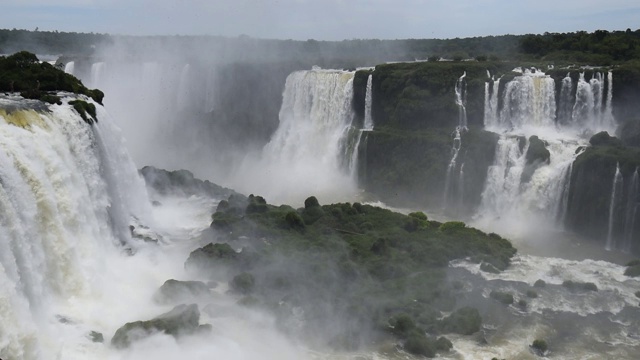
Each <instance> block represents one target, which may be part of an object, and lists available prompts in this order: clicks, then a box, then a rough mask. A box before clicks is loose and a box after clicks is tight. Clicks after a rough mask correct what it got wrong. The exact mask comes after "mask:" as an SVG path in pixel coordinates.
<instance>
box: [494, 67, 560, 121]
mask: <svg viewBox="0 0 640 360" xmlns="http://www.w3.org/2000/svg"><path fill="white" fill-rule="evenodd" d="M555 119H556V101H555V83H554V81H553V79H552V78H551V77H549V76H548V75H545V74H544V73H543V72H541V71H538V70H535V71H531V70H529V69H526V70H525V71H524V72H523V75H522V76H516V77H515V78H514V79H513V80H511V81H510V82H509V83H508V84H507V85H506V88H505V94H504V103H503V106H502V110H501V112H500V119H499V120H498V125H500V126H501V127H502V128H506V129H509V128H522V127H525V126H538V127H550V126H553V125H554V124H555Z"/></svg>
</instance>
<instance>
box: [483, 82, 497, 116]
mask: <svg viewBox="0 0 640 360" xmlns="http://www.w3.org/2000/svg"><path fill="white" fill-rule="evenodd" d="M499 88H500V79H498V80H492V83H489V82H486V83H485V84H484V126H485V127H487V128H493V127H496V126H498V123H499V116H498V89H499Z"/></svg>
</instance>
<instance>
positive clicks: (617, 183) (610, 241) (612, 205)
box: [605, 164, 624, 250]
mask: <svg viewBox="0 0 640 360" xmlns="http://www.w3.org/2000/svg"><path fill="white" fill-rule="evenodd" d="M623 186H624V180H623V178H622V173H620V164H616V173H615V175H614V176H613V185H612V187H611V201H610V202H609V230H608V232H607V243H606V245H605V249H606V250H613V249H614V248H615V247H616V244H615V240H614V237H613V221H614V219H615V217H614V215H615V213H616V206H617V205H618V204H619V202H620V200H621V199H620V198H621V195H622V191H621V190H622V187H623Z"/></svg>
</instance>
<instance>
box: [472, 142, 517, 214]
mask: <svg viewBox="0 0 640 360" xmlns="http://www.w3.org/2000/svg"><path fill="white" fill-rule="evenodd" d="M525 154H526V149H525V148H522V147H521V146H520V139H518V137H516V136H507V135H502V136H500V139H499V140H498V145H497V147H496V154H495V157H494V163H493V165H491V166H490V167H489V169H488V171H487V180H486V183H485V187H484V190H483V192H482V202H481V205H480V209H481V210H480V211H479V214H482V215H483V216H494V217H495V216H500V215H501V214H502V213H503V212H505V213H507V212H509V210H510V209H512V208H513V207H514V203H515V202H517V201H518V194H519V192H520V178H521V177H522V171H523V170H524V164H525Z"/></svg>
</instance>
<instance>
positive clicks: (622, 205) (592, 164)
mask: <svg viewBox="0 0 640 360" xmlns="http://www.w3.org/2000/svg"><path fill="white" fill-rule="evenodd" d="M590 143H591V146H589V147H587V148H586V149H585V151H584V152H583V153H582V154H580V155H579V156H578V157H577V158H576V160H575V162H574V164H573V171H572V175H571V186H570V190H569V199H568V204H567V205H568V206H567V219H566V226H567V227H568V228H569V229H571V230H573V231H575V232H577V233H579V234H581V235H584V236H586V237H587V238H592V239H596V240H599V241H605V239H607V237H608V232H609V219H610V208H611V205H612V201H611V197H612V192H613V186H614V176H615V173H616V166H619V167H620V173H621V175H622V184H621V185H619V186H620V188H619V190H618V191H621V193H620V195H618V198H619V199H623V201H617V203H616V202H614V209H613V220H614V223H613V224H612V227H613V229H612V232H613V236H614V237H615V238H620V237H622V236H623V234H622V233H623V232H624V227H625V224H624V223H625V222H626V221H627V211H626V210H627V209H626V207H627V203H628V201H629V197H630V194H629V192H630V186H629V184H631V182H632V178H633V173H634V172H635V169H636V168H638V166H640V149H637V148H634V147H628V146H625V145H623V144H622V143H621V141H620V140H618V139H616V138H614V137H611V136H609V134H607V133H606V132H602V133H599V134H596V135H594V136H593V137H592V138H591V141H590ZM632 203H633V204H635V202H634V201H632ZM637 215H638V214H636V216H637ZM636 220H637V219H636ZM636 231H637V230H636ZM635 247H638V245H634V248H635ZM636 250H639V249H636Z"/></svg>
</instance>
